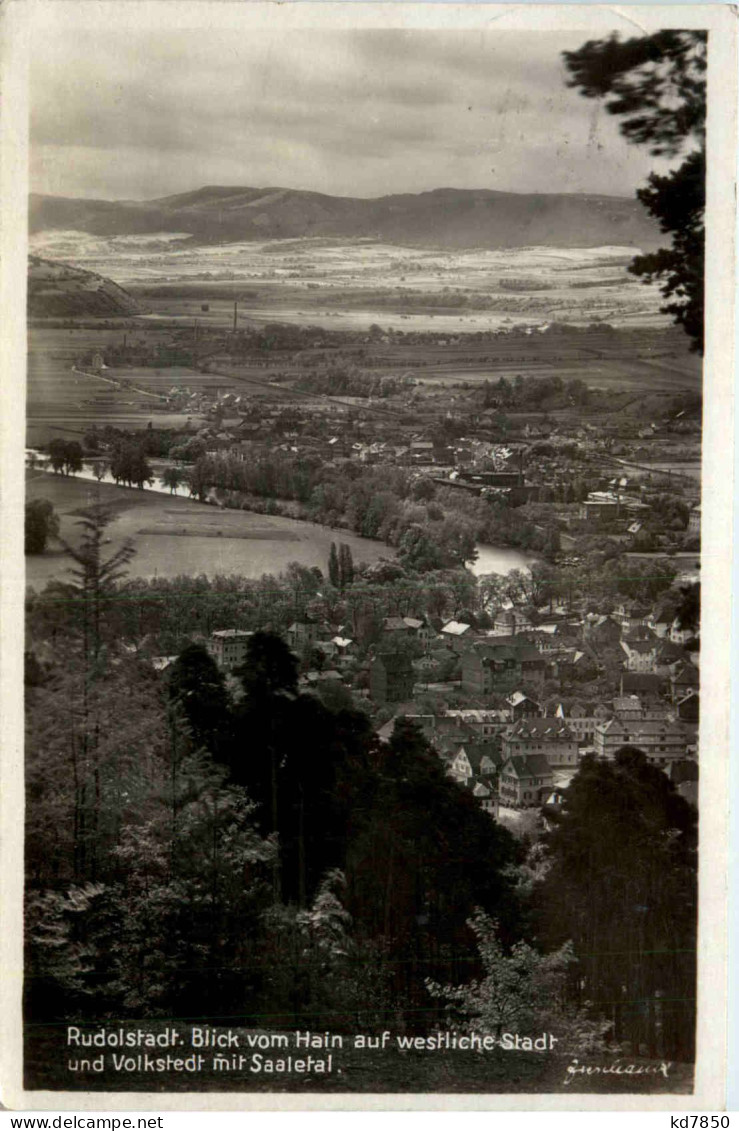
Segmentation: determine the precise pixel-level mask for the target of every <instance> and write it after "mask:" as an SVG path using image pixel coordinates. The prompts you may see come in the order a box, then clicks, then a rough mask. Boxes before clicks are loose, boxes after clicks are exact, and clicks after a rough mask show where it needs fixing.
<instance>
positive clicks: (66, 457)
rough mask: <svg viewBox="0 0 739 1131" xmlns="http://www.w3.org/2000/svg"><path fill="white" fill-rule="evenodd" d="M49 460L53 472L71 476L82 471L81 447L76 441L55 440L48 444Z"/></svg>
mask: <svg viewBox="0 0 739 1131" xmlns="http://www.w3.org/2000/svg"><path fill="white" fill-rule="evenodd" d="M49 459H50V462H51V466H52V467H53V469H54V471H61V472H62V474H63V475H73V474H74V473H75V472H76V471H81V470H82V447H81V445H80V444H78V442H77V441H76V440H61V439H59V438H56V439H54V440H52V441H51V443H50V444H49Z"/></svg>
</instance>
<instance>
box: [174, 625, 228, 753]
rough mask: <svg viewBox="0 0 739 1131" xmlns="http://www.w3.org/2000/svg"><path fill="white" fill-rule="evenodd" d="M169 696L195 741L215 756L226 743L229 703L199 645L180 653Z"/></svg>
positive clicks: (223, 684) (214, 666)
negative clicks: (181, 714) (179, 710)
mask: <svg viewBox="0 0 739 1131" xmlns="http://www.w3.org/2000/svg"><path fill="white" fill-rule="evenodd" d="M169 695H170V699H171V700H172V701H173V702H176V703H177V704H178V705H179V706H180V707H181V709H182V711H183V712H184V715H185V718H186V719H187V721H188V723H189V725H190V729H191V731H192V735H193V738H194V739H195V741H196V742H197V743H198V744H199V745H202V746H205V747H206V749H208V750H210V751H211V753H213V754H217V753H218V751H219V750H220V749H221V747H223V745H224V743H225V741H226V739H227V730H228V723H229V700H228V693H227V691H226V681H225V679H224V677H223V674H222V672H221V671H220V670H219V668H218V665H217V664H216V662H215V660H214V659H213V657H212V656H211V655H210V653H209V652H208V650H207V649H206V648H205V647H203V645H202V644H189V645H188V646H187V647H186V648H184V649H183V650H182V652H180V654H179V656H178V657H177V659H176V661H175V662H174V664H173V665H172V669H171V672H170V676H169Z"/></svg>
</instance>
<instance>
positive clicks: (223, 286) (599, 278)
mask: <svg viewBox="0 0 739 1131" xmlns="http://www.w3.org/2000/svg"><path fill="white" fill-rule="evenodd" d="M32 248H33V250H34V251H35V252H37V253H39V254H41V255H46V256H50V257H51V258H53V259H63V260H66V261H68V262H71V263H73V264H74V265H75V266H78V267H83V268H85V269H87V270H92V271H96V272H99V273H100V274H103V275H106V276H109V277H110V278H112V279H114V280H115V281H116V282H117V283H119V284H120V285H121V286H123V287H125V288H127V289H128V290H130V291H131V293H132V294H134V295H135V296H136V297H137V298H139V299H142V300H143V301H144V302H146V303H147V305H148V306H149V308H150V312H149V315H148V316H144V320H147V319H148V320H150V321H151V320H156V319H160V318H172V317H175V318H179V319H188V318H192V317H198V318H199V320H200V321H201V322H202V323H203V324H204V325H211V326H230V325H231V323H232V319H233V302H234V300H238V302H239V315H240V317H241V318H245V319H248V320H250V321H257V322H267V321H275V320H279V321H289V322H293V323H296V324H302V325H308V324H311V323H314V324H315V323H319V324H320V325H321V326H324V327H325V328H326V329H337V330H342V329H344V330H347V329H351V330H357V329H366V328H368V327H369V326H370V325H371V324H372V323H380V324H381V325H383V326H385V327H392V328H393V329H396V330H405V331H424V332H429V331H437V332H439V333H455V334H457V333H459V332H460V331H464V332H474V331H479V330H498V329H505V328H506V327H507V326H509V325H511V324H513V323H514V322H522V321H523V322H526V323H527V324H530V325H538V326H541V325H546V324H547V323H549V322H551V321H552V320H555V319H556V320H557V321H560V322H568V323H572V324H574V325H587V324H589V323H592V322H596V321H606V322H610V323H612V324H614V325H622V326H634V327H662V326H667V325H668V324H669V320H668V319H667V318H666V317H665V315H663V314H661V313H660V311H659V307H660V304H661V299H660V296H659V293H658V292H657V291H656V289H655V288H648V287H644V286H642V285H641V284H640V283H639V281H638V280H637V279H635V278H634V277H633V276H631V275H629V274H628V272H627V270H626V268H627V265H628V263H629V261H630V259H631V257H632V256H633V254H634V249H633V248H621V247H601V248H577V249H570V248H541V247H528V248H516V249H499V250H492V251H489V250H484V249H479V248H477V249H475V248H472V249H468V250H462V251H456V252H450V251H445V250H434V249H421V248H412V247H403V246H395V245H390V244H381V243H376V242H373V241H371V240H355V241H346V242H343V243H342V242H341V241H338V240H325V239H319V240H312V239H303V240H273V241H268V242H265V243H254V242H245V243H230V244H223V245H208V246H193V245H192V244H191V243H189V242H188V241H186V240H183V239H182V238H181V237H180V238H178V236H177V233H169V234H162V233H159V234H157V235H156V236H151V237H145V236H139V237H124V238H120V237H119V238H109V239H105V238H101V237H93V236H89V235H86V234H84V233H81V232H64V231H54V232H38V233H36V234H35V235H34V236H33V237H32ZM203 300H207V306H208V309H207V310H203Z"/></svg>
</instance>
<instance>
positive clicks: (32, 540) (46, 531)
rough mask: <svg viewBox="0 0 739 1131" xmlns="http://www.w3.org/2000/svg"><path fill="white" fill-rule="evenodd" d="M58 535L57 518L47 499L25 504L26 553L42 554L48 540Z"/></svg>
mask: <svg viewBox="0 0 739 1131" xmlns="http://www.w3.org/2000/svg"><path fill="white" fill-rule="evenodd" d="M58 533H59V516H58V515H57V513H56V511H55V510H54V507H53V504H52V503H50V502H49V500H48V499H31V501H30V502H28V503H26V553H27V554H43V552H44V550H45V549H46V544H47V542H48V540H49V538H53V537H55V536H56V535H57V534H58Z"/></svg>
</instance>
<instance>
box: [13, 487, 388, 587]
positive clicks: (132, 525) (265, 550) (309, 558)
mask: <svg viewBox="0 0 739 1131" xmlns="http://www.w3.org/2000/svg"><path fill="white" fill-rule="evenodd" d="M26 498H27V499H29V500H31V499H49V500H50V501H51V502H52V503H53V505H54V507H55V509H56V511H57V513H58V514H59V517H60V520H61V522H60V534H61V537H62V538H64V539H65V540H67V541H69V542H70V543H72V544H73V545H74V544H76V543H77V541H78V537H79V531H78V529H77V527H76V526H75V520H76V518H78V517H79V511H80V509H81V508H83V507H86V506H89V505H90V504H91V503H93V502H95V501H96V499H97V498H100V499H101V501H103V502H105V503H108V504H110V505H111V506H112V507H113V508H114V511H115V519H114V521H113V522H112V523H111V525H110V526H109V527H108V537H109V538H110V542H109V543H108V544H107V550H108V551H109V552H110V553H113V552H114V551H115V550H117V549H118V548H119V546H121V545H122V544H123V542H124V540H125V539H126V538H132V539H133V542H134V546H135V547H136V557H135V558H134V560H133V562H132V563H131V566H130V568H129V573H130V575H131V576H132V577H154V576H159V577H177V576H179V575H180V574H192V575H198V574H205V575H206V576H208V577H215V576H216V575H217V574H240V575H242V576H243V577H250V578H259V577H261V576H262V575H263V574H265V573H279V572H280V570H282V569H284V568H285V567H286V566H287V565H288V563H289V562H293V561H298V562H300V563H301V564H302V565H307V566H319V568H320V569H322V570H323V571H324V572H325V570H326V568H327V563H328V557H329V552H330V549H331V543H332V542H337V543H338V542H345V543H346V544H347V545H348V546H349V547H350V548H351V551H352V556H353V558H354V560H355V562H357V563H358V564H359V563H360V562H367V563H368V564H371V563H372V562H376V561H378V560H379V559H380V558H391V557H393V556H394V553H393V550H392V549H390V547H389V546H386V545H385V544H384V543H382V542H375V541H372V540H371V539H368V538H359V537H357V535H356V534H351V533H349V532H348V531H332V530H329V529H328V528H326V527H322V526H317V525H315V524H314V523H310V522H299V521H297V520H296V519H291V518H282V517H279V516H272V515H270V516H267V515H258V514H250V513H247V512H244V511H220V510H217V509H215V508H213V507H210V506H207V505H206V504H204V503H197V502H191V501H190V500H188V499H181V498H177V497H176V496H169V495H163V494H157V493H155V492H153V491H138V490H136V489H135V488H128V487H115V486H113V485H111V484H108V483H102V484H100V485H98V484H97V483H92V482H90V481H89V480H83V479H76V478H73V477H70V478H67V477H65V476H61V475H53V474H51V473H49V472H29V474H28V476H27V479H26ZM69 564H70V559H69V558H68V557H67V555H66V554H65V553H64V551H63V550H62V549H61V548H58V547H56V548H54V547H52V548H50V549H48V550H47V551H46V553H45V554H41V555H37V556H30V557H27V558H26V582H27V584H28V585H32V586H33V587H34V588H36V589H40V588H43V586H44V585H45V584H46V583H47V582H48V581H52V580H63V579H65V577H66V573H67V568H68V566H69Z"/></svg>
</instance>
